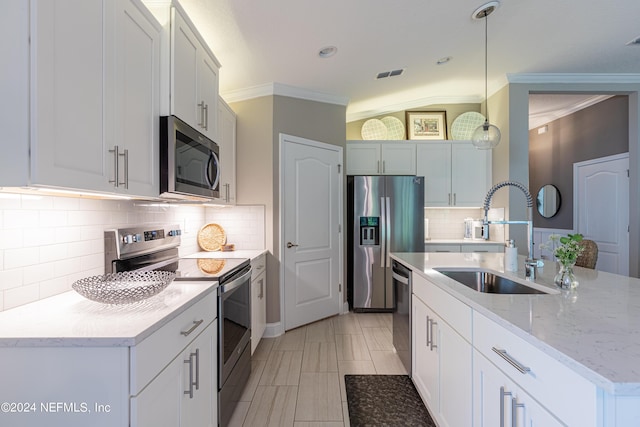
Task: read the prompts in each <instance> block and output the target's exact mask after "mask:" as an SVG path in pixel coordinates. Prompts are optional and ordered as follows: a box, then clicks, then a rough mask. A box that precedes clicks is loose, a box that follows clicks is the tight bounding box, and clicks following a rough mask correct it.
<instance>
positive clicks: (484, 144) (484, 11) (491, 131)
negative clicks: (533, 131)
mask: <svg viewBox="0 0 640 427" xmlns="http://www.w3.org/2000/svg"><path fill="white" fill-rule="evenodd" d="M498 6H500V3H499V2H497V1H491V2H489V3H487V4H484V5H482V6H480V7H479V8H478V9H476V10H475V12H473V15H472V18H473V19H484V102H485V114H486V119H485V121H484V123H483V124H482V125H480V126H478V127H477V128H476V130H475V131H474V132H473V135H472V136H471V142H472V144H473V146H474V147H476V148H477V149H479V150H490V149H492V148H495V147H496V146H497V145H498V144H499V143H500V129H498V127H497V126H495V125H492V124H490V123H489V98H488V96H487V45H488V16H489V15H491V13H492V12H493V11H494V10H496V8H497V7H498Z"/></svg>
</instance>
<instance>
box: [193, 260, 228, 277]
mask: <svg viewBox="0 0 640 427" xmlns="http://www.w3.org/2000/svg"><path fill="white" fill-rule="evenodd" d="M197 264H198V268H199V269H200V271H202V272H203V273H206V274H216V273H220V272H221V271H222V269H223V268H224V265H225V264H226V260H224V259H215V258H211V259H209V258H198V261H197Z"/></svg>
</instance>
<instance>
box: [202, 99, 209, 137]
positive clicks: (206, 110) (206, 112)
mask: <svg viewBox="0 0 640 427" xmlns="http://www.w3.org/2000/svg"><path fill="white" fill-rule="evenodd" d="M202 103H203V104H204V101H202ZM203 108H204V130H209V104H205V105H204V107H203Z"/></svg>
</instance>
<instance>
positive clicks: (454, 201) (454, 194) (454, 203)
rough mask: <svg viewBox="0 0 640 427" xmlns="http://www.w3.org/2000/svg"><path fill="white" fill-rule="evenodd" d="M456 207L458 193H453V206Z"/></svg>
mask: <svg viewBox="0 0 640 427" xmlns="http://www.w3.org/2000/svg"><path fill="white" fill-rule="evenodd" d="M455 205H456V193H453V206H455Z"/></svg>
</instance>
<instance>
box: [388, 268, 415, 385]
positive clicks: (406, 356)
mask: <svg viewBox="0 0 640 427" xmlns="http://www.w3.org/2000/svg"><path fill="white" fill-rule="evenodd" d="M391 277H392V283H393V292H394V295H395V300H396V309H395V310H394V311H393V347H394V348H395V349H396V353H397V354H398V357H399V358H400V360H401V361H402V364H403V365H404V367H405V369H406V370H407V373H408V374H409V375H411V270H410V269H409V268H407V267H405V266H404V265H402V264H401V263H399V262H397V261H395V260H394V261H393V263H392V264H391Z"/></svg>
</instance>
